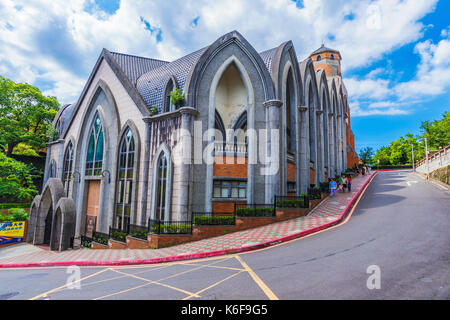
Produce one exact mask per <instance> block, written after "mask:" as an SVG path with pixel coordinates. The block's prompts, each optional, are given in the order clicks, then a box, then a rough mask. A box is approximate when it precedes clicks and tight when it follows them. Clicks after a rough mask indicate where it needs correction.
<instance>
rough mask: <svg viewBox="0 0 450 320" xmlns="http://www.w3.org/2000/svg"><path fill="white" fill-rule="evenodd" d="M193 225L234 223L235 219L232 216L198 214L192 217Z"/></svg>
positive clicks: (226, 224)
mask: <svg viewBox="0 0 450 320" xmlns="http://www.w3.org/2000/svg"><path fill="white" fill-rule="evenodd" d="M194 224H195V225H206V226H208V225H210V226H212V225H214V226H216V225H225V226H228V225H234V224H235V219H234V217H233V216H198V217H195V218H194Z"/></svg>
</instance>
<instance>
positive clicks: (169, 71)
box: [136, 47, 208, 112]
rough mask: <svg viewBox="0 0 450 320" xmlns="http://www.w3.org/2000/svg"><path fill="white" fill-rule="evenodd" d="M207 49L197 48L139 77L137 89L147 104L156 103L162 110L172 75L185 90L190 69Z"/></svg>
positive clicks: (181, 89) (150, 105) (178, 85)
mask: <svg viewBox="0 0 450 320" xmlns="http://www.w3.org/2000/svg"><path fill="white" fill-rule="evenodd" d="M206 49H208V47H205V48H203V49H200V50H197V51H195V52H193V53H191V54H188V55H187V56H184V57H182V58H180V59H177V60H175V61H173V62H170V63H166V64H163V65H161V66H160V67H158V68H155V69H153V70H151V71H149V72H147V73H145V74H143V75H142V76H141V77H139V78H138V79H137V81H136V89H137V90H138V91H139V93H140V94H141V96H142V98H143V99H144V101H145V103H146V104H147V106H148V107H149V108H151V107H152V106H153V105H156V107H157V108H158V109H159V111H160V112H161V111H162V108H163V103H164V91H165V88H166V85H167V83H168V82H169V79H171V78H172V77H174V78H175V80H176V84H177V87H178V89H179V90H180V91H181V92H184V84H185V82H186V78H187V76H188V74H189V71H190V70H191V68H192V67H193V66H194V65H195V63H196V62H197V60H198V59H199V58H200V56H201V55H202V54H203V52H205V51H206Z"/></svg>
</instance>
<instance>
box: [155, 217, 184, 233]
mask: <svg viewBox="0 0 450 320" xmlns="http://www.w3.org/2000/svg"><path fill="white" fill-rule="evenodd" d="M148 228H149V233H153V234H192V221H163V220H158V219H149V220H148Z"/></svg>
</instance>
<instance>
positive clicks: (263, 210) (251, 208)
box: [234, 203, 276, 217]
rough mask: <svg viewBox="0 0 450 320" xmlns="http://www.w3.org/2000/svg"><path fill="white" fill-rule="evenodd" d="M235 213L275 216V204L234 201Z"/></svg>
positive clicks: (253, 215) (238, 215) (250, 215)
mask: <svg viewBox="0 0 450 320" xmlns="http://www.w3.org/2000/svg"><path fill="white" fill-rule="evenodd" d="M234 214H235V216H237V217H274V216H275V215H276V214H275V206H274V205H273V204H248V203H234Z"/></svg>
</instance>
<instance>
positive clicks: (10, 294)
mask: <svg viewBox="0 0 450 320" xmlns="http://www.w3.org/2000/svg"><path fill="white" fill-rule="evenodd" d="M18 294H19V292H8V293H2V294H0V300H8V299H11V298H12V297H15V296H17V295H18Z"/></svg>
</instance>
